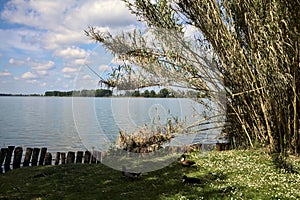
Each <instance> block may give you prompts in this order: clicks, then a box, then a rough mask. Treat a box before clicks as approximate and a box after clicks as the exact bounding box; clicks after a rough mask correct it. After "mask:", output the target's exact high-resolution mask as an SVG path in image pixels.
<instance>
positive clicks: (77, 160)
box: [76, 151, 83, 163]
mask: <svg viewBox="0 0 300 200" xmlns="http://www.w3.org/2000/svg"><path fill="white" fill-rule="evenodd" d="M82 157H83V151H77V156H76V163H82Z"/></svg>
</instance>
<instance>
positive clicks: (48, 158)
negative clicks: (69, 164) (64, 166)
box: [45, 152, 52, 165]
mask: <svg viewBox="0 0 300 200" xmlns="http://www.w3.org/2000/svg"><path fill="white" fill-rule="evenodd" d="M51 164H52V154H51V153H50V152H47V153H46V155H45V165H51Z"/></svg>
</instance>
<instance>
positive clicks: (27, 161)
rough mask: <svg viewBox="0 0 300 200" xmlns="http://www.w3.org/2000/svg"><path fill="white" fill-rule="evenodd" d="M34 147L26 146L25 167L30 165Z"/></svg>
mask: <svg viewBox="0 0 300 200" xmlns="http://www.w3.org/2000/svg"><path fill="white" fill-rule="evenodd" d="M32 150H33V149H32V148H30V147H28V148H26V153H25V158H24V161H23V167H26V166H29V163H30V159H31V155H32Z"/></svg>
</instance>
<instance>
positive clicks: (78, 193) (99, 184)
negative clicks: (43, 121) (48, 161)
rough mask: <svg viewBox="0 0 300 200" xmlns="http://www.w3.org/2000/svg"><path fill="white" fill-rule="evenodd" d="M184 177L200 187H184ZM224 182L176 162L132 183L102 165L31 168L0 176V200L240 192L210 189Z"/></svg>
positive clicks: (191, 196)
mask: <svg viewBox="0 0 300 200" xmlns="http://www.w3.org/2000/svg"><path fill="white" fill-rule="evenodd" d="M184 174H188V175H190V176H192V177H197V178H199V179H200V180H201V183H200V184H183V183H182V176H183V175H184ZM199 174H200V175H199ZM226 179H227V176H226V174H224V173H222V172H215V173H210V172H205V173H203V171H202V170H201V169H198V168H182V167H181V166H180V164H179V163H177V162H174V163H172V164H171V165H170V166H168V167H165V168H163V169H160V170H157V171H153V172H149V173H148V174H146V175H144V176H142V177H140V178H138V179H134V180H133V179H130V178H128V177H124V176H122V174H121V172H120V171H117V170H113V169H111V168H109V167H107V166H105V165H102V164H98V165H86V164H82V165H80V164H77V165H64V166H63V165H61V166H51V167H31V168H22V169H18V170H13V171H11V172H9V173H7V174H5V175H3V176H0V199H39V198H41V199H180V198H181V199H182V198H183V199H199V197H203V198H204V199H222V198H224V197H226V196H227V195H228V194H229V193H230V192H232V191H234V190H237V189H239V186H230V187H227V186H223V187H220V188H218V187H212V186H215V185H218V184H220V185H221V184H222V183H224V182H226Z"/></svg>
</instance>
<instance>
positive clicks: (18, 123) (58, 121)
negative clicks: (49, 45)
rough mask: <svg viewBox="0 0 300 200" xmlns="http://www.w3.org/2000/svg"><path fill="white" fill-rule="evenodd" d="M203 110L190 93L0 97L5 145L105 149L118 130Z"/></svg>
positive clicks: (195, 115) (0, 137)
mask: <svg viewBox="0 0 300 200" xmlns="http://www.w3.org/2000/svg"><path fill="white" fill-rule="evenodd" d="M202 112H203V107H201V106H200V105H199V104H196V103H195V102H193V101H191V100H189V99H144V98H80V97H77V98H68V97H65V98H58V97H1V98H0V147H4V146H8V145H15V146H24V147H43V146H46V147H48V150H49V151H50V152H56V151H69V150H73V151H77V150H84V149H91V148H92V147H96V148H98V149H105V148H106V147H108V146H109V144H110V143H111V142H113V141H115V140H116V138H117V136H118V132H119V130H126V131H127V132H130V131H133V130H135V129H136V128H137V127H140V126H143V125H145V124H147V125H151V123H153V120H154V119H155V118H156V122H157V121H159V122H160V123H162V124H165V123H166V122H167V119H168V118H170V117H178V118H179V120H186V121H187V122H189V123H192V122H194V121H195V120H197V119H199V115H202ZM157 116H159V119H158V118H157ZM213 135H215V133H213ZM199 137H200V138H201V137H207V136H206V133H204V134H201V135H200V136H199V135H196V136H193V137H192V138H181V140H182V141H183V140H186V142H188V143H191V142H193V141H192V140H195V139H196V140H197V138H198V139H199Z"/></svg>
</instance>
